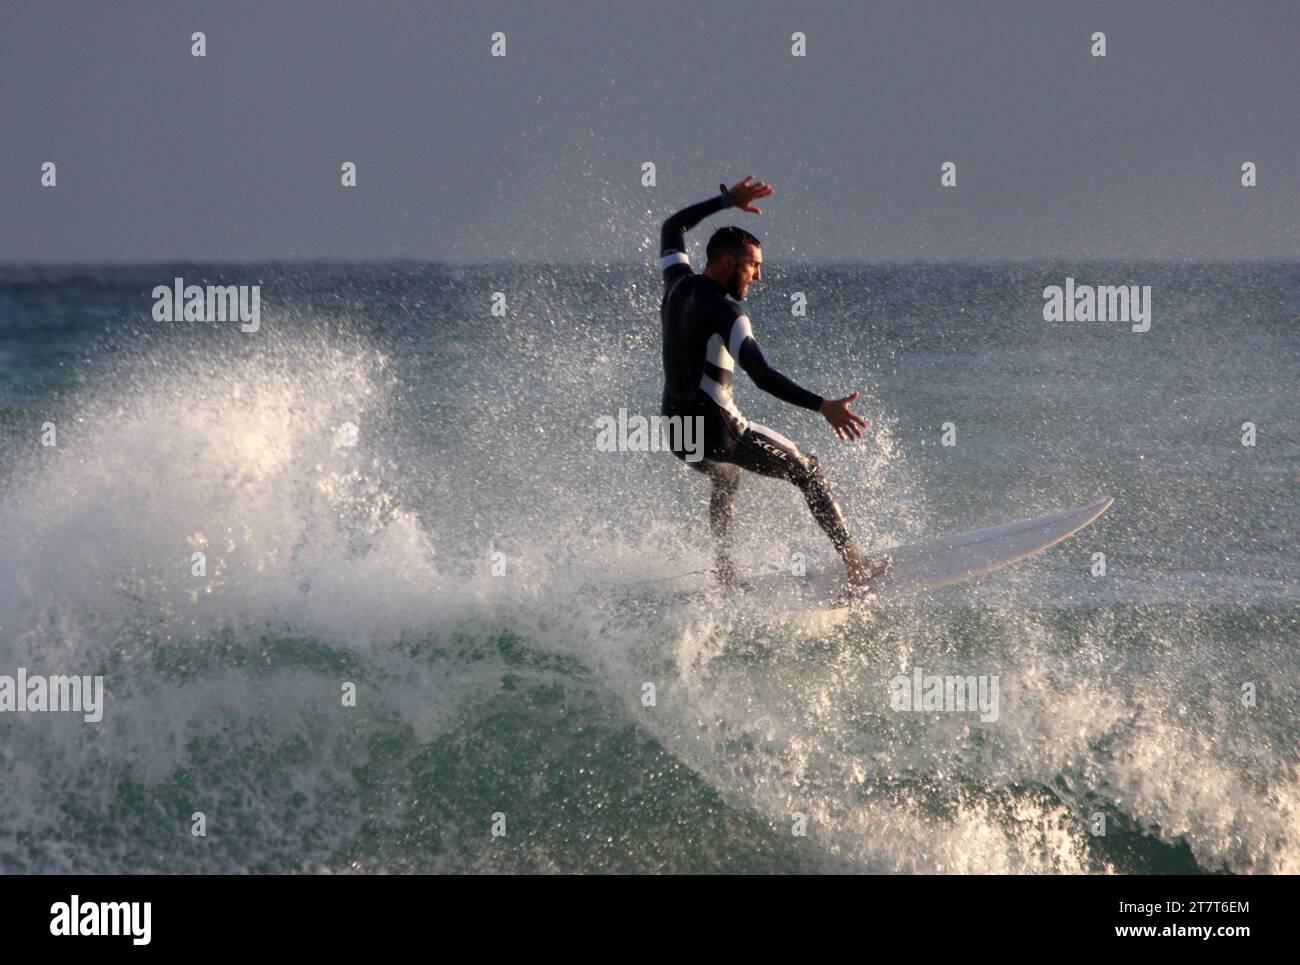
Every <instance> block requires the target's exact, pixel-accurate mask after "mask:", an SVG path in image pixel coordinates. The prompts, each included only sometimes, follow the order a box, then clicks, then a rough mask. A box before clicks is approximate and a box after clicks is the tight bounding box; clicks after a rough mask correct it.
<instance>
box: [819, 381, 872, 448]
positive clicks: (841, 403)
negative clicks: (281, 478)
mask: <svg viewBox="0 0 1300 965" xmlns="http://www.w3.org/2000/svg"><path fill="white" fill-rule="evenodd" d="M857 397H858V390H857V389H854V390H853V392H852V394H851V395H846V396H845V397H844V398H842V399H823V400H822V405H821V409H819V410H818V411H820V412H821V414H822V415H824V416H825V417H826V421H827V422H829V423H830V424H831V426H832V427H834V429H835V434H836V435H837V436H839V437H840V438H841V439H843V440H844V441H845V442H857V441H858V440H859V439H861V438H862V430H863V429H865V428H866V427H867V426H869V425H871V423H870V422H868V421H867V420H866V419H864V418H862V416H860V415H858V414H857V413H856V412H854V411H852V410H851V409H850V408H849V403H850V402H852V401H853V400H854V399H856V398H857Z"/></svg>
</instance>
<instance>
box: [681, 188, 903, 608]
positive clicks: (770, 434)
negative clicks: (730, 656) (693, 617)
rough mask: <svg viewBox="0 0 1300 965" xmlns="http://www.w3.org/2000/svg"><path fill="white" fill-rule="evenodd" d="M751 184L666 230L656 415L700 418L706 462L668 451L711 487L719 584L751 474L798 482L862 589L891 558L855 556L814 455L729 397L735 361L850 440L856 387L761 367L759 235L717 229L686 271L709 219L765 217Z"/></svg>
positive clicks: (857, 419)
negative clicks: (833, 386)
mask: <svg viewBox="0 0 1300 965" xmlns="http://www.w3.org/2000/svg"><path fill="white" fill-rule="evenodd" d="M752 179H753V175H752V174H751V175H748V176H747V177H746V178H745V179H744V180H743V181H741V182H740V183H738V184H736V185H734V186H732V187H731V188H730V189H728V188H727V186H726V185H725V184H720V185H718V187H719V188H720V189H721V193H720V194H719V195H718V196H717V197H714V198H710V199H709V200H707V201H701V202H700V203H698V204H694V205H691V206H690V207H688V208H683V209H682V210H681V211H678V212H677V213H676V214H674V215H673V216H672V217H671V218H669V219H668V220H667V221H665V222H664V224H663V230H662V232H661V235H660V246H659V248H660V250H659V255H660V258H659V262H660V267H661V268H662V269H663V273H664V298H663V302H662V304H661V305H660V309H659V315H660V320H661V323H662V327H663V339H664V393H663V405H662V413H663V414H664V415H665V416H681V417H683V418H692V417H696V416H699V417H702V418H703V420H704V421H703V425H704V458H703V459H699V460H697V461H687V460H686V458H685V456H686V454H685V451H684V450H682V451H674V455H676V456H677V457H678V458H679V459H682V460H683V461H685V462H686V463H687V465H689V466H692V467H693V468H695V469H697V470H699V471H700V472H702V473H704V474H705V475H707V476H708V477H709V478H710V479H711V480H712V482H713V495H712V497H711V498H710V500H709V527H710V529H711V530H712V532H713V539H714V549H715V552H716V559H717V570H716V576H717V578H718V580H719V581H720V582H721V583H723V584H724V585H734V584H736V583H737V582H738V581H737V579H736V571H735V567H734V565H733V563H732V560H731V552H730V533H731V522H732V519H733V518H734V516H735V498H736V490H737V489H738V487H739V486H740V472H741V470H742V469H748V470H749V471H750V472H756V473H758V474H760V475H763V476H771V477H773V478H776V479H785V480H787V481H789V482H792V483H794V484H795V485H796V486H798V487H799V489H800V490H801V491H802V492H803V495H804V499H805V500H806V501H807V503H808V508H809V509H810V510H812V514H813V518H814V519H816V520H817V523H818V524H819V525H820V526H821V528H822V529H823V530H824V531H825V532H826V535H827V536H829V537H830V540H831V543H832V544H833V545H834V546H835V549H836V550H837V551H838V552H839V554H840V558H841V559H842V560H843V561H844V566H845V570H846V571H847V574H848V581H849V583H850V584H851V585H853V586H865V585H866V584H867V583H868V582H869V581H870V580H871V578H872V577H874V576H878V575H879V574H881V573H883V572H884V571H885V570H886V569H887V568H888V566H889V562H890V561H889V558H888V557H886V556H883V555H882V556H864V555H863V554H861V553H860V552H858V549H857V547H856V546H855V545H854V542H853V537H852V536H851V535H850V533H849V531H848V527H847V526H846V525H845V523H844V514H843V512H841V510H840V507H839V504H838V503H837V502H836V501H835V497H834V496H832V495H831V491H830V485H829V484H828V482H827V480H826V474H825V472H824V471H823V470H822V468H821V463H820V462H819V461H818V459H817V457H816V456H815V455H812V454H811V453H804V452H801V451H800V449H799V447H798V446H796V445H795V444H794V443H793V442H791V441H790V440H789V439H787V438H786V437H785V436H783V435H781V434H780V433H779V432H776V431H775V430H773V429H769V428H768V427H767V426H762V425H759V424H758V423H757V422H752V421H750V420H748V419H746V418H745V417H744V416H743V415H742V414H741V412H740V409H739V408H737V406H736V403H735V399H734V398H733V392H732V377H733V375H734V373H735V369H736V365H737V364H739V365H740V367H741V368H742V369H744V370H745V373H746V374H747V375H748V376H749V377H750V378H751V379H752V380H753V382H754V384H755V385H757V386H758V387H759V388H760V389H762V390H763V391H765V392H770V393H771V394H772V395H774V396H776V397H777V398H778V399H781V400H782V401H784V402H789V403H790V404H791V405H797V406H802V407H803V408H805V409H812V410H813V411H815V412H820V413H821V414H822V415H823V416H824V417H825V419H826V421H827V422H829V423H830V424H831V426H832V427H833V428H834V429H835V434H836V435H837V436H838V437H839V438H840V439H843V440H845V441H848V442H856V441H857V440H858V439H860V438H861V437H862V430H863V429H864V428H865V427H866V426H867V425H868V424H869V423H868V422H867V420H866V419H864V418H862V417H861V416H860V415H858V414H857V413H855V412H853V411H852V410H851V409H850V408H849V405H850V403H852V402H853V400H854V399H856V398H857V397H858V393H857V391H856V390H855V391H853V392H852V393H851V394H849V395H847V396H845V397H844V398H842V399H825V398H822V397H821V396H819V395H815V394H814V393H812V392H810V391H808V390H807V389H805V388H803V387H802V386H800V385H798V384H797V383H795V382H794V381H793V380H791V379H789V378H787V377H786V376H784V375H782V374H781V373H780V372H778V371H777V370H776V369H774V368H772V367H771V366H770V365H768V364H767V359H766V358H764V357H763V352H762V350H761V349H759V347H758V342H757V341H755V340H754V333H753V329H752V327H751V324H750V320H749V315H748V314H747V312H746V306H745V303H744V301H743V299H744V297H745V293H746V292H747V291H748V290H749V286H750V285H751V284H753V283H754V282H756V281H760V280H762V273H763V247H762V244H761V243H760V242H759V240H758V239H757V238H756V237H754V236H753V235H752V234H750V233H749V232H748V231H745V230H743V229H742V228H737V227H733V226H727V227H725V228H719V229H718V230H717V231H715V232H714V233H713V236H712V237H711V238H710V239H709V243H708V246H707V248H706V257H707V263H706V264H705V266H704V271H703V272H701V273H699V274H696V273H695V272H694V271H692V270H691V266H690V260H689V259H688V258H687V256H686V232H687V231H689V230H690V229H692V228H694V227H695V226H696V225H697V224H699V223H700V222H701V221H702V220H704V219H705V218H707V217H708V216H709V215H711V214H716V213H717V212H719V211H721V210H723V209H724V208H731V207H736V208H739V209H740V210H741V211H748V212H751V213H753V214H762V211H761V210H760V209H759V208H756V207H754V202H755V201H757V200H758V199H759V198H765V197H767V196H768V195H770V194H772V188H771V186H770V185H768V184H766V183H764V182H763V181H756V182H753V183H750V182H751V180H752Z"/></svg>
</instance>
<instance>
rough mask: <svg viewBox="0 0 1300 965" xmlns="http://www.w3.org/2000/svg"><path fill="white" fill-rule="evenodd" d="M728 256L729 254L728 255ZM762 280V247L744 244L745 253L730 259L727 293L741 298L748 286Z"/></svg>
mask: <svg viewBox="0 0 1300 965" xmlns="http://www.w3.org/2000/svg"><path fill="white" fill-rule="evenodd" d="M729 257H730V256H729ZM762 280H763V249H762V248H755V247H754V246H753V245H746V246H745V253H744V255H742V256H741V257H739V258H732V260H731V277H730V278H728V279H727V284H726V289H727V294H729V295H730V296H731V297H732V298H735V299H741V298H744V297H745V292H747V291H748V290H749V286H750V285H752V284H753V283H754V282H756V281H762Z"/></svg>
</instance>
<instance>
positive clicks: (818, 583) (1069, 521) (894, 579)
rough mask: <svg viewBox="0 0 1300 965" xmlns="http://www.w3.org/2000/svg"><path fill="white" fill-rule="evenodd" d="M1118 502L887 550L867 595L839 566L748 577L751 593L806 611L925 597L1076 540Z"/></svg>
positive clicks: (1099, 502)
mask: <svg viewBox="0 0 1300 965" xmlns="http://www.w3.org/2000/svg"><path fill="white" fill-rule="evenodd" d="M1113 502H1114V499H1113V498H1112V497H1110V496H1106V497H1104V498H1102V499H1099V500H1097V501H1096V502H1095V503H1092V504H1091V505H1088V506H1078V507H1076V508H1074V509H1066V510H1062V511H1061V512H1059V513H1052V514H1050V515H1048V516H1040V517H1038V518H1037V519H1029V520H1024V521H1021V522H1016V523H1005V524H1003V525H1001V526H990V527H988V528H986V529H977V530H972V531H970V532H968V533H959V534H957V535H955V536H940V537H937V538H935V539H929V540H925V541H923V542H920V543H912V544H909V545H907V546H896V547H893V548H892V549H888V550H885V551H884V552H885V553H887V554H888V555H889V556H890V557H891V558H892V559H893V564H892V565H891V566H890V568H889V569H888V570H887V571H886V572H885V573H883V574H881V575H880V576H878V577H876V578H875V579H873V580H872V581H871V584H870V586H869V588H868V590H867V592H858V591H850V590H849V589H848V588H847V587H846V585H845V582H844V567H843V566H842V565H840V564H839V563H838V561H837V562H836V563H835V565H833V566H830V565H827V566H824V567H812V566H810V567H808V569H807V572H806V573H805V574H804V575H803V576H798V575H795V574H793V573H789V572H778V573H766V574H763V575H759V576H752V577H747V578H746V582H747V583H748V584H749V586H750V592H751V593H754V594H758V595H760V596H761V598H762V599H764V600H765V601H773V602H777V601H779V603H778V605H784V606H788V607H790V608H791V609H802V610H813V609H821V610H845V611H847V610H848V608H850V607H851V606H852V605H854V604H857V603H858V602H862V603H866V604H867V605H870V603H871V602H873V601H877V600H890V599H895V598H898V597H903V596H909V595H912V594H917V593H925V592H928V591H931V590H936V589H939V588H940V587H944V586H949V585H950V584H953V583H960V582H962V581H964V580H969V579H973V578H975V577H977V576H983V575H984V574H986V573H992V572H993V571H994V570H1000V569H1002V568H1003V567H1004V566H1010V565H1011V564H1012V563H1016V562H1019V561H1020V560H1023V559H1026V558H1028V557H1030V556H1034V555H1036V554H1038V553H1041V552H1043V550H1046V549H1048V548H1049V547H1052V546H1055V545H1056V544H1057V543H1059V542H1061V540H1063V539H1067V538H1068V537H1070V536H1073V535H1074V534H1075V533H1077V532H1078V531H1079V530H1081V529H1083V528H1084V527H1085V526H1087V525H1088V524H1089V523H1091V522H1092V521H1093V520H1095V519H1096V518H1097V517H1098V516H1100V515H1101V514H1102V513H1104V512H1105V511H1106V510H1107V509H1108V508H1109V507H1110V504H1111V503H1113Z"/></svg>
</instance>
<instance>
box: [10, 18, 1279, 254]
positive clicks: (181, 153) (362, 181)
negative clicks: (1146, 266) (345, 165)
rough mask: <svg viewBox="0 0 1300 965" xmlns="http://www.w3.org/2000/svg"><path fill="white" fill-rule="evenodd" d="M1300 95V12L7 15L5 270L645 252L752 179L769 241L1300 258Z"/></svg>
mask: <svg viewBox="0 0 1300 965" xmlns="http://www.w3.org/2000/svg"><path fill="white" fill-rule="evenodd" d="M195 30H202V31H205V32H206V34H207V42H208V56H207V58H206V59H195V58H193V57H191V56H190V52H189V48H190V40H189V37H190V34H191V33H192V32H193V31H195ZM496 30H501V31H504V32H505V34H506V36H507V44H508V47H507V56H506V57H505V58H492V57H490V56H489V42H490V41H489V38H490V35H491V33H492V32H493V31H496ZM796 30H798V31H803V32H804V33H805V34H806V35H807V38H808V56H807V57H806V58H801V59H800V58H794V57H792V56H791V55H790V35H791V34H792V33H793V32H794V31H796ZM1097 30H1101V31H1104V32H1105V33H1106V36H1107V48H1108V56H1107V57H1106V58H1104V59H1096V58H1093V57H1091V56H1090V55H1089V46H1090V41H1089V38H1090V36H1091V34H1092V33H1093V31H1097ZM1298 95H1300V3H1296V2H1295V0H1284V2H1276V3H1273V2H1261V0H1251V2H1239V3H1231V2H1201V0H1197V2H1192V0H1183V2H1159V3H1157V2H1134V0H1124V2H1116V3H1088V2H1073V0H1072V2H1068V3H1060V2H1047V0H1037V2H1025V3H1012V2H1003V0H998V2H978V3H977V2H960V3H938V2H924V0H907V2H896V3H875V2H872V3H866V2H856V0H855V2H847V0H845V2H833V3H821V4H816V5H811V6H810V5H806V4H803V3H792V2H789V0H786V2H778V3H773V2H766V0H752V2H745V3H742V4H728V3H718V2H712V3H704V2H694V3H683V2H678V0H653V2H644V3H636V4H632V3H623V2H617V0H612V2H608V3H597V2H582V3H558V2H537V0H531V2H526V3H510V4H506V3H485V2H473V3H447V2H438V3H405V4H390V3H377V2H371V0H366V2H359V3H358V2H346V3H344V2H335V0H325V2H311V3H289V2H281V0H263V2H258V3H239V4H226V3H214V2H208V3H193V2H185V0H172V2H166V3H163V2H158V3H149V4H143V3H132V2H128V3H117V2H114V3H85V4H68V3H61V2H52V3H23V4H17V3H12V2H5V3H4V11H3V29H0V96H2V98H3V99H2V100H0V211H2V212H3V213H0V221H2V222H3V224H4V230H3V232H2V233H0V261H5V262H45V261H140V260H146V261H164V260H234V261H251V260H264V259H277V260H278V259H308V258H359V259H381V258H392V257H412V258H420V259H429V260H435V261H449V262H464V261H478V260H491V259H496V258H512V259H520V260H523V261H550V260H555V261H571V262H586V261H596V262H619V261H635V260H638V259H652V258H653V256H654V255H655V254H656V251H655V249H656V248H657V237H656V236H657V230H658V224H659V222H660V221H661V220H662V219H663V218H664V217H665V216H666V215H667V214H669V213H671V211H673V210H674V209H675V208H678V207H682V206H684V205H686V204H688V203H690V202H693V201H697V200H700V199H702V198H704V197H706V196H708V195H709V194H712V193H714V192H715V191H716V188H717V184H718V182H719V181H720V180H722V179H724V178H726V179H729V180H730V179H737V178H739V177H742V176H744V175H745V174H754V175H756V176H758V177H760V178H763V179H765V180H767V181H769V182H771V183H772V184H773V185H774V186H775V188H776V191H777V193H776V195H775V196H773V197H772V198H769V199H767V202H766V203H765V204H763V205H762V206H763V207H764V211H765V213H764V215H763V216H762V217H761V218H755V217H753V216H751V215H741V214H735V213H728V214H729V217H726V218H715V219H712V220H713V221H714V222H717V224H724V223H728V222H734V223H739V224H742V225H744V226H745V227H746V228H748V229H749V230H751V231H754V232H756V233H757V234H759V235H760V237H762V238H763V240H764V248H765V257H766V258H768V259H779V260H784V261H791V260H796V261H805V260H834V261H912V260H926V261H930V260H934V261H948V260H955V261H999V260H1036V259H1039V258H1054V257H1059V258H1064V259H1079V260H1082V259H1108V258H1117V259H1130V258H1136V259H1153V260H1237V259H1253V258H1263V259H1286V260H1294V259H1295V258H1296V256H1297V250H1298V247H1300V245H1298V244H1297V238H1298V237H1300V173H1298V167H1300V96H1298ZM47 160H53V161H55V162H56V163H57V165H58V186H57V187H56V188H54V189H53V190H51V189H46V188H42V187H41V186H40V184H39V177H40V165H41V164H42V162H44V161H47ZM949 160H950V161H954V162H956V164H957V178H958V185H957V188H956V189H955V190H945V189H941V188H940V187H939V166H940V164H941V163H942V162H944V161H949ZM1248 160H1249V161H1254V162H1255V163H1256V164H1257V165H1258V171H1259V175H1258V176H1259V186H1258V187H1255V188H1250V189H1246V188H1242V187H1241V186H1240V176H1241V175H1240V167H1241V163H1242V162H1243V161H1248ZM344 161H355V162H356V163H357V164H358V167H359V175H358V180H359V186H358V187H357V188H356V189H353V190H347V189H344V188H342V187H341V186H340V184H339V177H340V172H339V167H340V164H341V163H342V162H344ZM644 161H653V162H655V164H656V165H657V168H658V171H657V174H658V185H657V186H656V187H653V188H644V187H642V186H641V184H640V173H641V172H640V165H641V163H642V162H644ZM695 240H702V239H698V238H697V239H695Z"/></svg>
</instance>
